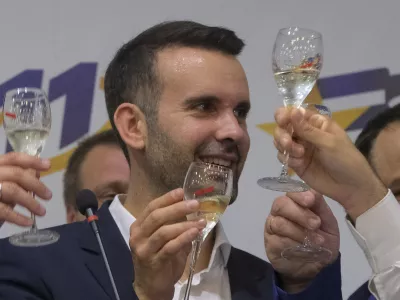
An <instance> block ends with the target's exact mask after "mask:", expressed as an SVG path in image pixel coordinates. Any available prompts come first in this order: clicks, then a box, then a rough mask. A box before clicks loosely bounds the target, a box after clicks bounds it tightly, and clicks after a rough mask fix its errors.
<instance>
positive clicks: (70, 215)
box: [67, 205, 78, 224]
mask: <svg viewBox="0 0 400 300" xmlns="http://www.w3.org/2000/svg"><path fill="white" fill-rule="evenodd" d="M77 214H78V212H77V211H76V210H75V209H74V208H73V207H72V206H70V205H68V206H67V223H68V224H70V223H74V222H76V221H77Z"/></svg>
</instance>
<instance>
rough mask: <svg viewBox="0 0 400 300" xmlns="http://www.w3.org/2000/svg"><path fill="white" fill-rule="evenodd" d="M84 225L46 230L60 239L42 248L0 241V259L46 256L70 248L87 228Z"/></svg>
mask: <svg viewBox="0 0 400 300" xmlns="http://www.w3.org/2000/svg"><path fill="white" fill-rule="evenodd" d="M85 223H86V222H76V223H72V224H64V225H60V226H55V227H50V228H47V229H49V230H52V231H55V232H57V233H58V234H59V235H60V239H59V240H58V241H57V242H56V243H54V244H51V245H47V246H44V247H16V246H13V245H12V244H11V243H10V242H9V238H8V237H7V238H3V239H0V259H1V258H7V259H10V258H17V257H18V258H25V257H31V255H34V256H37V255H40V254H42V255H46V254H48V253H49V252H52V251H57V249H64V248H71V247H73V246H74V244H76V241H77V238H78V236H79V233H80V232H82V230H85V227H87V225H88V224H87V223H86V224H85Z"/></svg>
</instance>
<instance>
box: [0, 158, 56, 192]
mask: <svg viewBox="0 0 400 300" xmlns="http://www.w3.org/2000/svg"><path fill="white" fill-rule="evenodd" d="M7 181H8V182H13V183H15V184H17V185H19V186H20V187H21V188H22V189H24V190H26V191H29V192H32V193H34V194H35V195H37V196H38V197H40V198H42V199H43V200H49V199H51V197H52V193H51V191H50V190H49V189H48V188H47V187H46V186H45V185H44V184H43V182H41V181H40V180H39V179H38V178H37V177H36V174H33V173H32V172H31V171H29V170H24V169H22V168H20V167H16V166H3V167H0V182H7Z"/></svg>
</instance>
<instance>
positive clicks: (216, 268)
mask: <svg viewBox="0 0 400 300" xmlns="http://www.w3.org/2000/svg"><path fill="white" fill-rule="evenodd" d="M110 213H111V216H112V217H113V219H114V221H115V223H116V224H117V226H118V228H119V231H120V232H121V234H122V236H123V238H124V240H125V242H126V244H127V245H128V247H129V237H130V227H131V225H132V223H133V222H135V220H136V219H135V217H134V216H132V215H131V214H130V213H129V212H128V210H126V208H125V207H124V206H123V205H122V204H121V202H120V200H119V198H118V195H117V196H115V198H114V200H113V202H112V203H111V205H110ZM215 229H216V235H215V243H214V247H213V250H212V253H211V258H210V263H209V265H208V268H207V269H205V270H203V271H201V272H199V273H196V274H195V275H194V276H193V282H192V288H191V290H190V299H204V300H205V299H207V300H222V299H223V300H230V299H231V289H230V285H229V277H228V269H227V263H228V259H229V255H230V251H231V244H230V243H229V241H228V239H227V237H226V235H225V232H224V230H223V228H222V225H221V224H220V223H218V224H217V226H216V228H215ZM129 248H130V247H129ZM186 285H187V280H186V281H185V282H180V281H179V282H178V283H176V284H175V293H174V298H173V300H180V299H183V297H184V295H185V290H186Z"/></svg>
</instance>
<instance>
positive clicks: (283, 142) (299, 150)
mask: <svg viewBox="0 0 400 300" xmlns="http://www.w3.org/2000/svg"><path fill="white" fill-rule="evenodd" d="M274 145H275V147H276V148H277V149H278V151H280V152H284V151H285V150H286V151H289V152H288V153H289V155H290V156H292V157H295V158H300V157H303V156H304V152H305V151H304V145H303V144H301V143H300V142H296V141H294V140H293V139H292V137H291V135H290V134H289V133H288V132H287V131H286V130H284V129H282V128H279V127H276V128H275V132H274Z"/></svg>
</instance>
